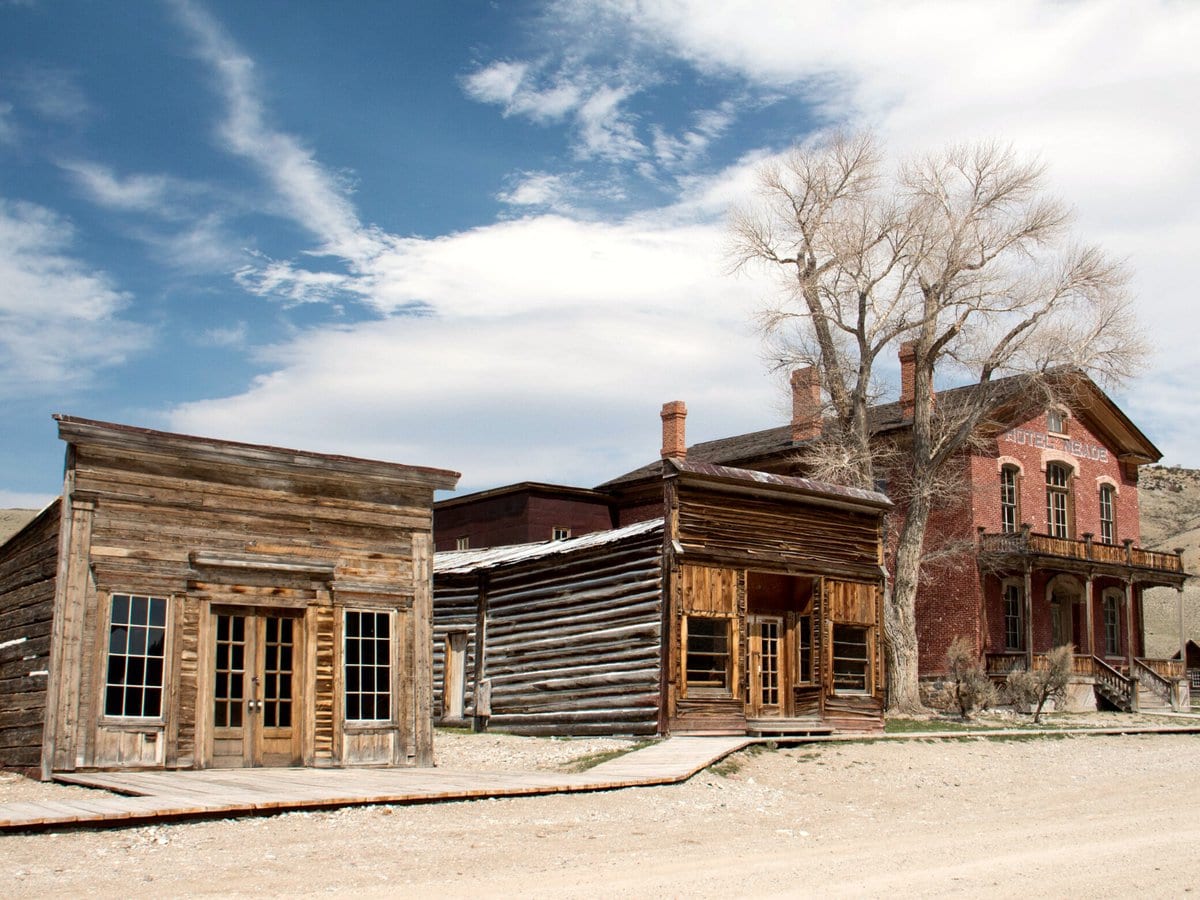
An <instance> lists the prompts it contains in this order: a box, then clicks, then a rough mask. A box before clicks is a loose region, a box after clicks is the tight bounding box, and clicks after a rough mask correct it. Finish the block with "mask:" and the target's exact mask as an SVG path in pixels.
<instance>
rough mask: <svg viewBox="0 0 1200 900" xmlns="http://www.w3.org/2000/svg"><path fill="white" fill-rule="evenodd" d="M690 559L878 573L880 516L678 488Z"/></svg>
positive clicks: (681, 536) (836, 572)
mask: <svg viewBox="0 0 1200 900" xmlns="http://www.w3.org/2000/svg"><path fill="white" fill-rule="evenodd" d="M678 540H679V543H680V545H681V546H682V548H683V555H684V558H685V559H689V560H696V561H700V560H705V559H707V560H711V561H713V562H722V563H724V564H727V565H732V564H741V565H744V566H747V567H750V568H761V569H763V570H764V571H770V570H775V571H779V570H785V571H796V572H808V573H814V574H828V575H839V574H849V573H854V574H859V575H861V574H864V573H877V572H878V566H879V518H878V516H873V515H865V514H862V513H856V512H851V511H848V510H842V509H836V508H826V507H820V506H813V505H807V504H800V503H785V502H781V501H778V500H771V499H764V498H755V497H744V496H735V495H730V494H728V493H724V492H718V491H708V490H703V489H701V488H699V487H697V486H691V485H687V484H682V485H680V486H679V534H678Z"/></svg>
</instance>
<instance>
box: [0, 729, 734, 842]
mask: <svg viewBox="0 0 1200 900" xmlns="http://www.w3.org/2000/svg"><path fill="white" fill-rule="evenodd" d="M749 743H753V739H752V738H747V737H746V736H745V735H737V736H732V737H672V738H668V739H667V740H664V741H659V742H657V743H655V744H652V745H650V746H649V747H644V748H642V749H641V750H636V751H634V752H632V753H627V754H625V755H624V756H620V757H617V758H616V759H613V760H610V761H608V762H606V763H601V764H600V765H598V766H595V767H594V768H592V769H588V770H587V771H586V772H579V773H565V772H477V771H465V770H451V769H439V768H338V769H314V768H248V769H203V770H191V771H162V770H158V771H149V770H147V771H124V772H71V773H60V774H58V775H56V776H55V780H56V781H60V782H62V783H65V784H75V785H82V786H84V787H91V788H99V790H97V791H96V792H95V796H94V797H86V798H79V797H74V798H71V799H69V800H56V801H47V802H41V803H10V804H6V805H3V806H0V831H19V830H26V829H31V828H50V827H55V828H58V827H63V826H85V827H105V826H114V825H116V826H123V825H139V824H145V823H147V822H161V821H166V820H178V819H199V818H217V817H227V816H245V815H266V814H274V813H281V812H288V811H293V810H316V809H330V808H334V807H341V806H367V805H372V804H412V803H436V802H443V801H450V800H478V799H482V798H486V797H522V796H532V795H535V794H558V793H575V792H581V791H607V790H614V789H617V788H626V787H647V786H650V785H660V784H674V783H677V782H680V781H686V780H687V779H688V778H690V777H692V776H693V775H695V774H696V773H697V772H699V771H701V770H702V769H705V768H707V767H708V766H710V765H712V764H713V763H714V762H717V761H718V760H720V759H723V758H724V757H726V756H728V755H729V754H730V753H733V752H734V751H736V750H739V749H741V748H742V747H744V746H745V745H746V744H749Z"/></svg>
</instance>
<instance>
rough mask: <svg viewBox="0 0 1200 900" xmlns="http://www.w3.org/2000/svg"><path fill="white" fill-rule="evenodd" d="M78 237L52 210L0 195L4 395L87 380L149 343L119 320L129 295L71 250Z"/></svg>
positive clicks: (0, 375)
mask: <svg viewBox="0 0 1200 900" xmlns="http://www.w3.org/2000/svg"><path fill="white" fill-rule="evenodd" d="M72 239H73V231H72V229H71V226H70V224H69V223H68V222H66V221H65V220H63V219H62V218H60V217H58V216H57V215H55V214H54V213H53V212H52V211H51V210H49V209H46V208H45V207H42V206H37V205H34V204H31V203H20V202H16V203H14V202H8V201H4V200H0V285H3V290H0V395H8V396H13V395H16V394H23V395H29V394H41V393H48V392H51V391H54V390H56V389H59V388H62V387H64V386H79V385H82V384H86V383H87V382H88V380H89V379H90V378H91V376H92V375H93V373H95V372H96V371H97V370H99V369H101V368H104V367H106V366H112V365H116V364H118V363H121V362H124V361H125V359H126V358H127V357H128V355H129V354H130V353H132V352H133V351H134V350H137V349H139V348H141V347H143V346H145V345H146V343H147V342H148V340H149V337H150V335H149V332H148V331H147V330H146V329H145V328H143V327H142V326H139V325H136V324H134V323H132V322H129V321H125V320H122V319H121V318H120V313H121V311H122V310H123V309H124V308H125V307H126V306H127V305H128V303H129V300H130V297H129V296H128V295H127V294H125V293H124V292H122V291H120V290H119V289H118V288H117V287H116V286H115V284H114V283H113V281H112V279H111V278H110V277H109V276H108V275H107V274H106V273H104V272H102V271H99V270H96V269H93V268H91V267H89V266H87V265H85V264H84V263H82V262H80V261H79V260H77V259H75V258H74V257H72V256H71V255H70V247H71V242H72Z"/></svg>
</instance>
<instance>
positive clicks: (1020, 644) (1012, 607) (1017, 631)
mask: <svg viewBox="0 0 1200 900" xmlns="http://www.w3.org/2000/svg"><path fill="white" fill-rule="evenodd" d="M1024 593H1025V592H1024V591H1023V590H1022V588H1021V586H1020V585H1018V584H1006V585H1005V586H1004V649H1005V650H1024V649H1025V597H1024Z"/></svg>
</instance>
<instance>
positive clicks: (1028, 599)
mask: <svg viewBox="0 0 1200 900" xmlns="http://www.w3.org/2000/svg"><path fill="white" fill-rule="evenodd" d="M1025 668H1026V669H1027V670H1028V671H1030V672H1032V671H1033V570H1032V568H1031V567H1030V565H1029V560H1028V559H1026V560H1025Z"/></svg>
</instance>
